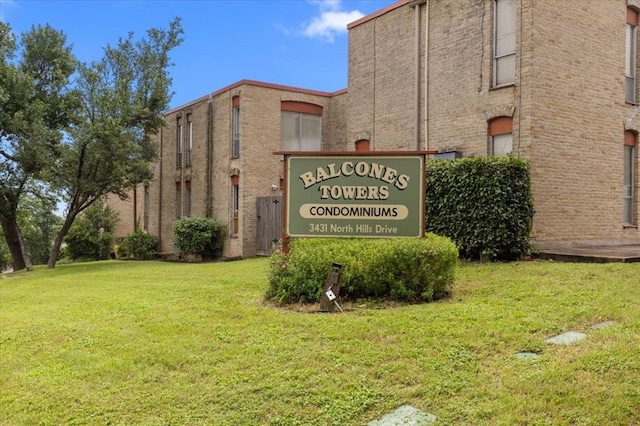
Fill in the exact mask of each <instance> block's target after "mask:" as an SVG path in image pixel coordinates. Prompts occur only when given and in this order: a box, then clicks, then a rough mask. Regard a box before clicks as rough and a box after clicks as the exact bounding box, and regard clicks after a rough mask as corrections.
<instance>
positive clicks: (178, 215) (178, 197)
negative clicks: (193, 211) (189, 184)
mask: <svg viewBox="0 0 640 426" xmlns="http://www.w3.org/2000/svg"><path fill="white" fill-rule="evenodd" d="M181 217H182V184H181V183H180V182H176V219H180V218H181Z"/></svg>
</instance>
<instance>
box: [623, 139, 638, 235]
mask: <svg viewBox="0 0 640 426" xmlns="http://www.w3.org/2000/svg"><path fill="white" fill-rule="evenodd" d="M624 136H625V137H624V156H623V161H624V167H623V179H622V206H623V215H622V223H623V224H624V225H636V224H637V223H636V218H635V213H636V212H635V211H634V201H635V195H636V194H635V192H636V191H635V181H636V167H635V159H636V147H637V135H636V133H634V132H632V131H629V130H627V131H626V132H625V135H624Z"/></svg>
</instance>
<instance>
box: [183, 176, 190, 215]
mask: <svg viewBox="0 0 640 426" xmlns="http://www.w3.org/2000/svg"><path fill="white" fill-rule="evenodd" d="M185 186H186V187H187V193H186V194H185V209H184V213H185V216H191V181H190V180H188V181H186V182H185Z"/></svg>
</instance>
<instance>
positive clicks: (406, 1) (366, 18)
mask: <svg viewBox="0 0 640 426" xmlns="http://www.w3.org/2000/svg"><path fill="white" fill-rule="evenodd" d="M414 1H415V0H399V1H397V2H396V3H393V4H390V5H389V6H387V7H385V8H384V9H380V10H378V11H377V12H373V13H370V14H369V15H366V16H363V17H362V18H360V19H358V20H356V21H353V22H351V23H350V24H347V30H350V29H352V28H354V27H357V26H358V25H361V24H364V23H365V22H369V21H371V20H373V19H376V18H378V17H380V16H382V15H384V14H386V13H389V12H391V11H392V10H395V9H397V8H399V7H402V6H404V5H406V4H409V3H412V2H414Z"/></svg>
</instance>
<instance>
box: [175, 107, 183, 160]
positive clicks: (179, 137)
mask: <svg viewBox="0 0 640 426" xmlns="http://www.w3.org/2000/svg"><path fill="white" fill-rule="evenodd" d="M176 167H178V168H179V167H182V117H178V120H177V127H176Z"/></svg>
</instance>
